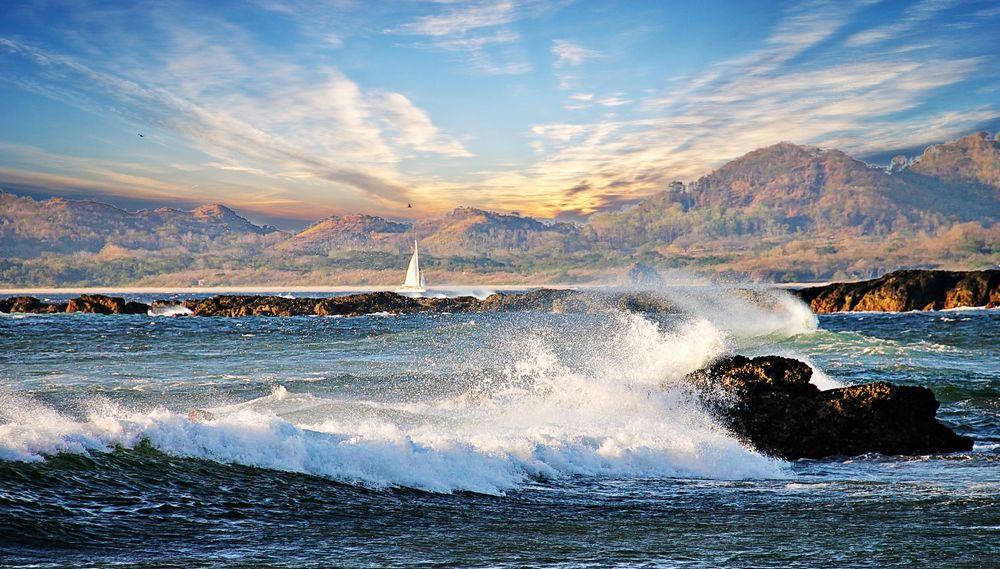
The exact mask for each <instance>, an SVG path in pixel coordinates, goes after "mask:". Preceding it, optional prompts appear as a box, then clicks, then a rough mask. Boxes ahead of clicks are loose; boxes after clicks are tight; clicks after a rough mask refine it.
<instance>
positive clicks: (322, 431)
mask: <svg viewBox="0 0 1000 569" xmlns="http://www.w3.org/2000/svg"><path fill="white" fill-rule="evenodd" d="M677 300H678V301H679V302H680V303H681V304H683V305H684V306H685V307H686V309H687V313H686V314H685V315H661V316H657V317H651V316H648V315H646V316H643V315H637V314H627V313H609V314H604V315H569V314H492V315H479V314H476V315H469V314H438V315H413V316H400V317H391V316H365V317H358V318H318V317H301V318H299V317H296V318H241V319H226V318H192V317H175V318H171V317H151V316H114V317H107V316H99V315H83V314H62V315H38V316H35V315H32V316H18V315H14V316H11V315H0V345H2V350H0V566H12V567H19V566H59V567H63V566H65V567H86V566H100V567H104V566H115V565H122V564H124V565H129V566H146V567H192V566H295V567H299V566H350V567H383V566H447V565H457V566H488V567H495V566H504V567H525V566H567V567H608V566H635V565H640V566H643V565H645V566H665V567H789V566H791V567H818V566H820V567H829V566H857V567H893V566H896V567H899V566H907V567H995V566H998V563H1000V561H998V560H1000V545H997V544H998V543H1000V450H998V449H1000V348H998V346H1000V311H995V310H993V311H986V310H968V311H947V312H935V313H909V314H898V315H884V314H856V315H833V316H824V317H821V318H820V319H819V320H818V322H817V321H816V319H815V318H814V317H812V316H811V315H810V314H809V313H808V310H806V309H805V307H803V306H801V305H800V304H798V303H796V302H794V301H792V300H791V299H786V298H783V299H780V302H777V303H775V305H774V306H772V307H770V308H769V309H766V310H765V309H760V308H756V307H754V306H750V305H747V304H745V303H744V302H742V301H740V300H738V299H737V298H733V297H731V296H729V295H728V294H726V293H725V292H722V291H709V292H703V293H700V294H693V295H687V296H684V297H683V298H678V299H677ZM730 352H739V353H745V354H748V355H756V354H769V353H774V354H782V355H789V356H793V357H798V358H800V359H803V360H805V361H808V362H809V363H810V365H812V366H813V367H814V369H815V370H816V373H815V376H814V382H816V383H817V384H818V385H819V386H820V387H822V388H828V387H836V386H838V385H846V384H855V383H863V382H867V381H874V380H888V381H892V382H896V383H906V384H915V385H924V386H927V387H930V388H931V389H933V390H934V391H935V393H936V394H937V396H938V398H939V399H940V400H941V401H942V407H941V410H940V411H939V416H940V417H941V418H942V420H944V421H945V422H946V423H948V424H949V425H950V426H952V427H954V428H956V429H957V430H959V431H960V432H963V433H965V434H969V435H971V436H973V437H974V438H975V439H976V446H975V449H974V450H973V451H972V452H971V453H967V454H956V455H943V456H928V457H883V456H866V457H857V458H852V459H843V458H842V459H831V460H821V461H796V462H791V463H789V462H784V461H779V460H774V459H771V458H768V457H764V456H761V455H759V454H758V453H756V452H754V451H753V450H751V449H748V448H746V447H744V446H743V445H742V444H740V443H739V441H737V440H735V439H733V438H732V437H731V436H729V435H728V434H727V433H726V432H725V431H724V430H722V429H720V428H719V427H718V426H717V425H716V424H715V423H714V421H713V420H712V418H711V417H710V416H708V415H706V414H705V413H704V411H703V410H702V409H701V408H700V407H699V406H698V405H697V404H696V403H695V402H693V401H692V399H691V397H690V394H689V392H688V391H687V389H686V386H685V384H684V382H683V376H684V375H685V374H686V373H688V372H690V371H693V370H694V369H697V368H698V367H700V366H702V365H704V364H706V363H707V362H709V361H711V360H712V359H713V358H714V357H717V356H719V355H721V354H724V353H730ZM193 410H194V411H195V413H193V414H191V411H193Z"/></svg>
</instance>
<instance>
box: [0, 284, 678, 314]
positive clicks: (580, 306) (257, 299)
mask: <svg viewBox="0 0 1000 569" xmlns="http://www.w3.org/2000/svg"><path fill="white" fill-rule="evenodd" d="M14 307H16V308H18V309H19V310H15V311H28V312H41V311H48V312H53V311H56V312H91V313H97V314H147V313H149V311H150V308H152V310H153V312H154V313H169V314H176V315H180V314H181V313H182V312H183V311H181V310H176V309H178V308H181V307H183V308H184V309H186V310H187V311H190V314H191V315H194V316H223V317H241V316H311V315H320V316H361V315H364V314H375V313H380V312H386V313H389V314H412V313H417V312H437V313H444V312H477V313H479V312H520V311H538V312H556V313H602V312H607V311H612V310H631V311H636V312H649V313H660V312H671V311H675V309H674V307H673V306H672V304H671V303H670V302H669V301H667V299H666V298H664V297H663V296H661V295H659V294H657V293H655V292H652V291H644V292H619V293H602V292H594V291H577V290H555V289H538V290H533V291H530V292H525V293H520V294H493V295H490V296H489V297H487V298H486V299H484V300H479V299H477V298H475V297H472V296H459V297H454V298H412V297H409V296H404V295H401V294H397V293H394V292H384V291H383V292H370V293H364V294H352V295H347V296H334V297H329V298H286V297H282V296H257V295H220V296H213V297H208V298H194V299H188V300H185V301H184V302H183V303H181V302H178V301H173V300H154V301H153V303H152V305H146V304H143V303H140V302H125V300H124V299H121V298H117V297H108V296H103V295H81V296H80V297H78V298H75V299H73V300H71V301H70V302H69V304H68V306H67V305H65V304H63V305H49V304H45V303H42V302H41V301H39V300H38V299H36V298H32V297H13V298H7V299H0V310H2V311H5V312H9V311H11V310H12V309H13V308H14Z"/></svg>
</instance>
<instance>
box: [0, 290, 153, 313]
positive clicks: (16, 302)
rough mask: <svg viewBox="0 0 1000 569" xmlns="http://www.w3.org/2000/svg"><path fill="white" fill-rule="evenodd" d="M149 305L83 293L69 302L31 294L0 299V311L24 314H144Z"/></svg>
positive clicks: (114, 297)
mask: <svg viewBox="0 0 1000 569" xmlns="http://www.w3.org/2000/svg"><path fill="white" fill-rule="evenodd" d="M148 310H149V305H148V304H144V303H142V302H134V301H131V300H129V301H126V300H125V299H124V298H121V297H117V296H104V295H103V294H83V295H80V296H78V297H76V298H73V299H70V301H69V302H44V301H41V300H39V299H37V298H35V297H33V296H14V297H10V298H3V299H0V312H8V313H26V314H55V313H59V312H87V313H90V314H146V313H147V311H148Z"/></svg>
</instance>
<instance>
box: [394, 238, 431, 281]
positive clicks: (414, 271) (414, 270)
mask: <svg viewBox="0 0 1000 569" xmlns="http://www.w3.org/2000/svg"><path fill="white" fill-rule="evenodd" d="M426 287H427V281H426V280H425V279H424V275H423V273H421V272H420V251H419V249H417V242H416V241H414V242H413V256H412V257H410V266H409V267H407V269H406V280H405V281H403V286H402V288H401V289H400V290H404V291H414V292H423V291H424V290H425V289H426Z"/></svg>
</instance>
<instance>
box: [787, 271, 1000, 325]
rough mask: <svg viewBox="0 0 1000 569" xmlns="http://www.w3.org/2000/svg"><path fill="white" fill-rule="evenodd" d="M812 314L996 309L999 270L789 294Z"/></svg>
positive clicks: (901, 275) (912, 276)
mask: <svg viewBox="0 0 1000 569" xmlns="http://www.w3.org/2000/svg"><path fill="white" fill-rule="evenodd" d="M793 293H794V294H796V295H797V296H798V297H799V298H801V299H802V300H803V301H805V302H806V303H808V304H809V307H810V308H812V310H813V312H815V313H817V314H826V313H830V312H859V311H873V312H907V311H910V310H942V309H946V308H961V307H986V308H996V307H1000V270H997V269H992V270H985V271H933V270H903V271H894V272H891V273H888V274H886V275H883V276H881V277H879V278H877V279H872V280H867V281H859V282H853V283H832V284H829V285H826V286H818V287H809V288H804V289H801V290H798V291H793Z"/></svg>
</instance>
